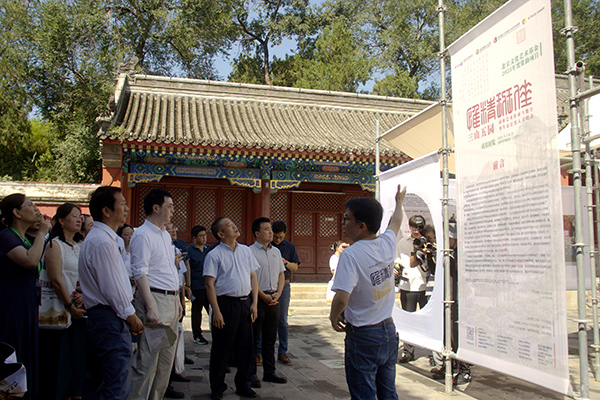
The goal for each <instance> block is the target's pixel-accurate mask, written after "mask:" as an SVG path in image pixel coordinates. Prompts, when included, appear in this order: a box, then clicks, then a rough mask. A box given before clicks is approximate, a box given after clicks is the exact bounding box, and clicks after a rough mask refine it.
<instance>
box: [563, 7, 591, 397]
mask: <svg viewBox="0 0 600 400" xmlns="http://www.w3.org/2000/svg"><path fill="white" fill-rule="evenodd" d="M564 9H565V27H564V28H563V29H562V31H561V32H562V33H564V35H565V42H566V50H567V67H568V71H567V74H568V79H569V113H570V117H571V149H572V152H573V171H572V174H573V193H574V201H575V243H576V246H575V247H574V251H575V261H576V264H577V313H578V340H579V384H580V391H579V395H580V397H581V398H582V399H588V398H589V395H590V393H589V373H588V368H589V366H588V349H587V326H586V322H585V317H586V315H585V314H586V310H585V307H586V304H585V272H584V270H585V266H584V252H583V246H582V243H583V215H582V214H583V211H582V209H581V189H582V182H581V179H582V177H581V173H582V171H581V144H580V132H581V129H580V127H579V110H578V99H577V97H576V96H577V87H576V82H575V78H576V75H577V74H578V72H577V67H576V62H575V38H574V35H575V32H577V30H578V28H577V27H575V26H574V25H573V9H572V4H571V0H564Z"/></svg>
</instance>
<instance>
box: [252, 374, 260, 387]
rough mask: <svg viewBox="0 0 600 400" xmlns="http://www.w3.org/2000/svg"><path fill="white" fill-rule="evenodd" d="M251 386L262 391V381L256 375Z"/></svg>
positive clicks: (253, 376)
mask: <svg viewBox="0 0 600 400" xmlns="http://www.w3.org/2000/svg"><path fill="white" fill-rule="evenodd" d="M250 386H251V387H253V388H254V389H260V388H261V387H262V383H260V380H259V379H258V377H257V376H256V375H252V376H251V377H250Z"/></svg>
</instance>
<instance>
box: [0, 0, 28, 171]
mask: <svg viewBox="0 0 600 400" xmlns="http://www.w3.org/2000/svg"><path fill="white" fill-rule="evenodd" d="M26 20H27V7H26V5H25V4H23V3H22V2H21V1H18V0H17V1H13V0H0V21H2V23H0V154H2V163H0V177H3V179H10V180H13V179H14V180H19V179H24V178H25V177H26V176H27V174H28V172H29V169H30V165H29V164H28V163H26V162H24V160H28V159H29V157H30V156H31V151H30V150H29V149H28V148H27V144H28V141H29V135H30V133H31V131H30V129H31V128H30V125H29V121H28V118H27V115H28V113H29V112H30V110H31V102H30V99H29V97H28V96H27V91H26V85H25V81H26V73H27V64H26V62H24V61H25V60H26V57H25V52H23V51H22V48H21V46H19V44H21V43H23V42H24V41H27V31H25V30H23V27H24V24H25V22H26Z"/></svg>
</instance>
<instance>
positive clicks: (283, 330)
mask: <svg viewBox="0 0 600 400" xmlns="http://www.w3.org/2000/svg"><path fill="white" fill-rule="evenodd" d="M289 308H290V283H289V282H286V283H285V284H284V285H283V291H282V292H281V297H280V298H279V326H278V327H277V335H279V349H278V350H277V354H283V353H287V350H288V331H289V329H290V328H289V326H288V310H289Z"/></svg>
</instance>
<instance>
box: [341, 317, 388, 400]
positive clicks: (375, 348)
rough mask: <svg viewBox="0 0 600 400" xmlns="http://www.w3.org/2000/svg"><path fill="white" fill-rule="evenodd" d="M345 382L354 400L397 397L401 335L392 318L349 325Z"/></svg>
mask: <svg viewBox="0 0 600 400" xmlns="http://www.w3.org/2000/svg"><path fill="white" fill-rule="evenodd" d="M345 343H346V346H345V348H346V351H345V357H344V363H345V366H346V382H347V383H348V389H349V390H350V396H351V398H352V399H353V400H354V399H356V400H373V399H375V396H377V399H378V400H387V399H393V400H397V399H398V394H397V393H396V360H397V359H398V335H397V334H396V327H395V326H394V321H393V320H392V319H391V318H388V319H386V320H385V321H383V322H380V323H379V324H375V325H370V326H364V327H354V326H352V325H350V324H348V325H347V326H346V340H345Z"/></svg>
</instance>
